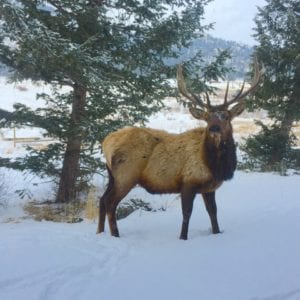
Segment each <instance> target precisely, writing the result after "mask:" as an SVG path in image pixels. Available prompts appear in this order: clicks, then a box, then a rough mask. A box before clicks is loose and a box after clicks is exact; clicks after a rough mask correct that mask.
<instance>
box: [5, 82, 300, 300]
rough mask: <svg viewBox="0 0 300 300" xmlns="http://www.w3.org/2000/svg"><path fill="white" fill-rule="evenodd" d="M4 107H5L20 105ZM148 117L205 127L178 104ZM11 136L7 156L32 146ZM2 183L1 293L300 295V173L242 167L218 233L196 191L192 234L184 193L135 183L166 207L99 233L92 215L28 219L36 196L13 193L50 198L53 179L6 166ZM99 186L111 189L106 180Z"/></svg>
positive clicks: (222, 204) (219, 299) (177, 127)
mask: <svg viewBox="0 0 300 300" xmlns="http://www.w3.org/2000/svg"><path fill="white" fill-rule="evenodd" d="M0 85H1V88H2V90H3V94H4V95H6V96H7V97H8V98H6V100H7V101H8V99H9V101H11V102H13V101H14V100H16V101H17V98H19V95H20V94H19V93H21V94H22V93H25V92H26V91H20V89H19V88H18V89H19V92H18V93H16V95H18V96H12V93H14V92H15V90H16V87H14V88H11V86H9V87H7V88H6V87H4V85H3V84H2V83H1V82H0ZM26 87H28V86H27V85H26ZM41 88H42V87H41ZM9 89H11V90H10V91H9ZM31 89H35V87H32V86H29V90H30V91H29V90H28V95H30V94H31V95H33V91H31ZM21 90H22V89H21ZM23 90H24V89H23ZM28 99H29V104H30V97H29V98H28ZM25 100H26V99H25ZM170 101H171V100H170ZM20 102H21V101H20ZM5 105H6V106H3V105H2V103H1V106H0V107H2V108H7V109H9V108H10V107H11V106H10V105H11V104H9V103H6V104H5ZM32 105H35V104H32ZM170 106H171V107H172V106H173V105H172V104H170ZM241 121H243V122H245V123H246V124H247V122H248V120H241ZM149 124H150V126H151V127H156V128H164V129H167V130H170V131H173V132H181V131H183V130H186V129H188V128H192V127H195V126H197V122H196V121H194V120H192V118H190V116H189V115H188V114H186V113H185V111H183V110H182V108H179V109H178V107H177V108H176V107H173V108H172V110H171V111H169V112H163V113H161V114H157V115H155V116H153V117H152V118H151V119H150V122H149ZM25 132H26V135H27V134H28V132H27V131H26V130H25V131H24V132H23V133H22V132H21V131H20V136H24V135H25ZM5 136H9V134H8V132H4V138H3V137H1V136H0V143H1V145H0V156H5V157H14V156H18V155H20V154H22V153H24V145H23V144H21V143H18V144H17V146H16V148H14V147H13V146H12V141H11V140H9V139H8V138H7V137H6V138H5ZM239 137H240V133H237V134H236V138H237V139H239ZM1 174H2V175H1ZM0 181H1V182H2V183H3V182H4V183H5V188H6V189H5V194H6V195H5V197H6V199H7V207H4V208H3V207H1V206H0V299H1V300H10V299H11V300H14V299H20V298H21V299H25V300H27V299H28V300H34V299H39V300H44V299H46V300H47V299H49V300H52V299H57V300H60V299H72V300H73V299H80V300H81V299H82V300H85V299H109V300H117V299H120V300H123V299H125V300H127V299H130V300H140V299H142V300H144V299H145V300H147V299H151V300H152V299H157V300H160V299H172V300H176V299H180V300H182V299H187V300H193V299H197V300H198V299H203V300H243V299H245V300H286V299H289V300H299V299H300V263H299V262H300V240H299V232H300V201H299V183H300V177H299V176H298V175H290V176H285V177H282V176H278V175H274V174H261V173H245V172H236V174H235V178H234V179H233V180H231V181H230V182H226V183H224V185H223V186H221V188H220V189H219V190H218V191H217V204H218V215H219V223H220V227H221V230H223V233H222V234H218V235H212V234H211V232H210V222H209V218H208V215H207V213H206V211H205V208H204V205H203V202H202V200H201V198H200V197H199V196H197V199H196V201H195V206H194V211H193V215H192V219H191V224H190V230H189V240H188V241H181V240H179V239H178V236H179V230H180V226H181V208H180V200H179V197H178V196H177V195H165V196H158V195H156V196H153V195H149V194H147V193H146V192H145V191H143V190H141V189H140V188H136V189H134V190H133V191H132V192H131V193H130V194H129V195H128V196H127V198H142V199H143V200H145V201H149V202H151V203H152V204H153V205H154V206H155V205H156V206H157V208H159V207H161V206H163V207H164V209H165V211H157V212H145V211H136V212H135V213H133V214H131V215H130V216H129V217H127V218H126V219H123V220H120V221H119V229H120V233H121V238H119V239H118V238H113V237H111V236H110V235H109V233H108V232H105V233H104V234H101V235H96V234H95V232H96V226H97V225H96V224H95V223H91V222H90V221H88V220H84V221H83V222H81V223H77V224H65V223H53V222H46V221H43V222H36V221H33V220H30V219H29V220H28V219H27V220H23V219H22V218H21V216H22V215H24V212H23V211H22V207H21V205H22V204H24V202H25V201H27V200H26V199H24V200H20V199H18V197H17V196H16V194H14V193H13V190H14V189H21V188H24V187H28V188H29V189H30V191H31V193H32V195H33V197H34V198H35V199H36V198H38V199H47V197H50V198H51V193H52V192H53V190H52V188H51V186H50V185H49V184H48V185H47V184H43V185H38V186H36V184H35V183H36V182H39V179H38V178H34V177H27V178H24V177H22V176H21V174H20V173H18V172H15V171H7V170H4V169H0ZM1 182H0V186H1ZM96 184H98V186H101V187H103V182H102V180H101V179H99V180H98V182H96ZM1 196H2V197H3V195H0V200H1Z"/></svg>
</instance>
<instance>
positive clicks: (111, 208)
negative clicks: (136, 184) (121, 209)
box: [105, 185, 133, 237]
mask: <svg viewBox="0 0 300 300" xmlns="http://www.w3.org/2000/svg"><path fill="white" fill-rule="evenodd" d="M132 187H133V186H132V185H130V186H129V187H127V188H119V187H118V186H117V185H114V187H113V189H112V193H111V194H109V196H108V197H107V198H106V199H105V207H106V214H107V218H108V224H109V229H110V233H111V235H112V236H115V237H119V236H120V234H119V229H118V226H117V218H116V210H117V206H118V204H119V203H120V202H121V200H122V199H123V198H124V197H125V196H126V195H127V194H128V193H129V191H130V190H131V189H132Z"/></svg>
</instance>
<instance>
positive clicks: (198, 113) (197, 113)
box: [190, 107, 208, 121]
mask: <svg viewBox="0 0 300 300" xmlns="http://www.w3.org/2000/svg"><path fill="white" fill-rule="evenodd" d="M190 113H191V114H192V116H193V117H194V118H196V119H199V120H204V121H207V119H208V113H207V112H206V111H203V110H201V109H198V108H195V107H190Z"/></svg>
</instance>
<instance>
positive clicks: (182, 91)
mask: <svg viewBox="0 0 300 300" xmlns="http://www.w3.org/2000/svg"><path fill="white" fill-rule="evenodd" d="M182 69H183V67H182V64H180V65H178V68H177V86H178V90H179V93H180V94H181V95H182V96H184V97H185V98H187V99H189V100H190V101H191V102H192V105H193V106H195V107H196V106H200V107H201V108H202V107H204V108H207V105H206V104H205V103H204V102H203V101H202V100H201V99H200V98H199V97H197V96H196V95H195V94H193V93H189V92H188V90H187V89H186V84H185V80H184V77H183V72H182Z"/></svg>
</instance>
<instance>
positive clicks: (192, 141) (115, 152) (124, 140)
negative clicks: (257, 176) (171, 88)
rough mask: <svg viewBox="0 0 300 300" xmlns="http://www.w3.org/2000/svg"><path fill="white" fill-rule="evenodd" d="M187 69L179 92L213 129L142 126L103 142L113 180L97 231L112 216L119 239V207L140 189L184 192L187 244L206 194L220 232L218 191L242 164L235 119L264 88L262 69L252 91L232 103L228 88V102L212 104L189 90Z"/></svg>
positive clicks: (256, 70) (183, 236)
mask: <svg viewBox="0 0 300 300" xmlns="http://www.w3.org/2000/svg"><path fill="white" fill-rule="evenodd" d="M182 68H183V67H182V65H179V67H178V69H177V84H178V90H179V93H180V94H181V96H183V97H184V98H186V99H188V101H189V102H190V108H189V110H190V113H191V114H192V116H193V117H195V118H196V119H200V120H204V121H205V122H206V123H207V126H206V127H205V128H201V127H200V128H195V129H192V130H189V131H186V132H183V133H180V134H172V133H168V132H166V131H163V130H156V129H151V128H137V127H125V128H122V129H120V130H118V131H116V132H113V133H110V134H109V135H108V136H107V137H106V138H105V139H104V141H103V143H102V149H103V153H104V156H105V158H106V164H107V170H108V174H109V182H108V186H107V189H106V191H105V192H104V194H103V196H102V197H101V198H100V204H99V223H98V230H97V233H101V232H103V231H104V226H105V218H106V215H107V217H108V223H109V228H110V233H111V235H113V236H116V237H119V230H118V227H117V222H116V208H117V206H118V204H119V202H120V201H121V200H122V199H123V198H124V197H125V196H126V195H127V194H128V193H129V191H130V190H131V189H132V188H133V187H134V186H136V185H140V186H141V187H143V188H145V189H146V190H147V191H148V192H150V193H153V194H163V193H180V195H181V205H182V215H183V221H182V227H181V233H180V239H183V240H186V239H187V237H188V226H189V220H190V217H191V213H192V209H193V201H194V198H195V196H196V194H197V193H201V194H202V197H203V200H204V203H205V207H206V210H207V212H208V215H209V217H210V221H211V226H212V233H214V234H216V233H220V229H219V225H218V220H217V206H216V200H215V191H216V190H217V189H218V188H219V187H220V186H221V184H222V183H223V181H226V180H229V179H231V178H232V177H233V174H234V171H235V169H236V164H237V158H236V147H235V143H234V140H233V132H232V125H231V121H232V119H233V118H234V117H236V116H238V115H240V114H241V113H242V112H243V110H244V109H245V101H244V99H245V97H246V96H247V95H249V94H250V93H253V91H254V90H255V89H256V87H257V86H258V84H259V82H260V79H261V76H262V71H261V70H259V66H258V63H257V62H256V63H255V64H254V77H253V80H252V83H251V85H250V88H248V89H247V90H246V91H244V83H245V82H244V83H243V85H242V88H241V89H240V91H239V92H238V93H237V95H236V96H235V97H233V99H231V100H228V99H227V98H228V89H229V85H228V84H227V88H226V92H225V98H224V102H223V104H221V105H212V104H211V102H210V98H209V95H208V93H205V97H200V96H197V95H195V94H193V93H191V92H189V91H188V90H187V88H186V83H185V80H184V77H183V70H182ZM204 98H206V101H204ZM232 105H233V106H232ZM230 107H231V108H230Z"/></svg>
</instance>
